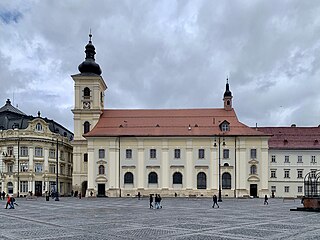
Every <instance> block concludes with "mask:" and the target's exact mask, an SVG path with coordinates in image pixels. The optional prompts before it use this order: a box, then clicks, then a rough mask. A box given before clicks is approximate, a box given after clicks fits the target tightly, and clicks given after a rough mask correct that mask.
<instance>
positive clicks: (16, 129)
mask: <svg viewBox="0 0 320 240" xmlns="http://www.w3.org/2000/svg"><path fill="white" fill-rule="evenodd" d="M14 130H15V131H17V132H18V176H17V177H18V193H17V197H19V196H20V137H19V128H18V127H17V125H14Z"/></svg>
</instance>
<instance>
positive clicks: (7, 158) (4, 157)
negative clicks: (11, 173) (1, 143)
mask: <svg viewBox="0 0 320 240" xmlns="http://www.w3.org/2000/svg"><path fill="white" fill-rule="evenodd" d="M2 160H3V162H4V163H10V162H12V163H13V162H14V161H15V160H16V158H15V156H14V155H8V154H7V153H6V154H5V153H3V154H2Z"/></svg>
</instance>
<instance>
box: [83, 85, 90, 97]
mask: <svg viewBox="0 0 320 240" xmlns="http://www.w3.org/2000/svg"><path fill="white" fill-rule="evenodd" d="M83 98H84V99H90V88H88V87H85V88H84V89H83Z"/></svg>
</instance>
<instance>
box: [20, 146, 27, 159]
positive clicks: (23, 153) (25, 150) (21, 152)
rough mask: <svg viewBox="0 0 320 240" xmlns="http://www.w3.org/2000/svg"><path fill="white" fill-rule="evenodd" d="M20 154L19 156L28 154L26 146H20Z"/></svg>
mask: <svg viewBox="0 0 320 240" xmlns="http://www.w3.org/2000/svg"><path fill="white" fill-rule="evenodd" d="M20 156H21V157H26V156H28V147H20Z"/></svg>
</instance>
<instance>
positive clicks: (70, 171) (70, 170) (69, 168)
mask: <svg viewBox="0 0 320 240" xmlns="http://www.w3.org/2000/svg"><path fill="white" fill-rule="evenodd" d="M71 175H72V169H71V166H70V165H69V166H68V176H71Z"/></svg>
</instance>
